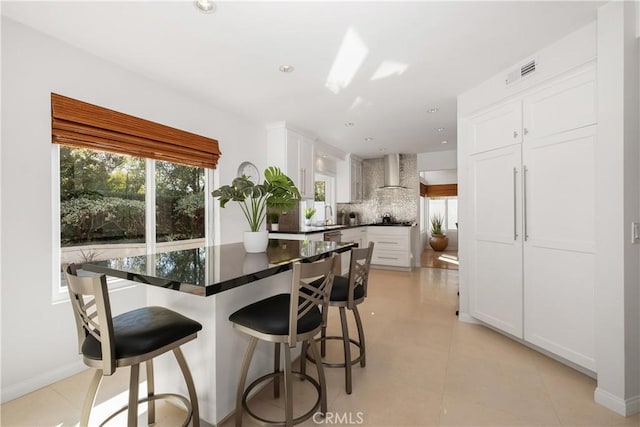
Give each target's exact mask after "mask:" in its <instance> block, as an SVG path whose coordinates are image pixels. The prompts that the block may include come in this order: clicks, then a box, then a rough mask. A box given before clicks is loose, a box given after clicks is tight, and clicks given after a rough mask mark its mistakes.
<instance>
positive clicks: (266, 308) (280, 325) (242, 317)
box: [229, 294, 322, 335]
mask: <svg viewBox="0 0 640 427" xmlns="http://www.w3.org/2000/svg"><path fill="white" fill-rule="evenodd" d="M290 300H291V295H290V294H279V295H275V296H272V297H269V298H266V299H263V300H260V301H257V302H254V303H253V304H250V305H248V306H246V307H243V308H241V309H240V310H238V311H236V312H235V313H233V314H232V315H231V316H229V320H230V321H231V322H233V323H236V324H238V325H241V326H244V327H246V328H249V329H253V330H255V331H258V332H262V333H264V334H269V335H288V334H289V304H290ZM321 324H322V314H321V313H320V309H319V308H318V307H312V308H311V310H309V311H308V312H307V313H306V314H305V315H304V316H302V318H300V319H299V320H298V334H303V333H305V332H309V331H312V330H314V329H316V328H319V327H320V325H321Z"/></svg>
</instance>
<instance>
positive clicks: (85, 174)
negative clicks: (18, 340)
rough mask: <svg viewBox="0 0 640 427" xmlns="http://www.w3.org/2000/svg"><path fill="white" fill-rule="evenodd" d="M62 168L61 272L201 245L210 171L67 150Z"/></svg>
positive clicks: (62, 155) (62, 288) (62, 151)
mask: <svg viewBox="0 0 640 427" xmlns="http://www.w3.org/2000/svg"><path fill="white" fill-rule="evenodd" d="M59 164H60V175H59V180H60V262H61V266H63V265H65V264H68V263H71V262H75V263H82V262H88V261H99V260H103V259H109V258H118V257H124V256H134V255H143V254H145V253H149V252H154V251H155V252H162V251H169V250H173V249H177V248H187V247H197V246H202V245H203V244H204V242H205V218H206V216H205V205H206V203H205V201H206V198H205V182H206V179H205V169H203V168H199V167H192V166H183V165H178V164H175V163H170V162H165V161H155V160H151V159H143V158H140V157H133V156H128V155H121V154H113V153H107V152H102V151H96V150H91V149H87V148H73V147H67V146H60V149H59ZM147 171H154V174H153V175H151V179H150V178H149V176H150V174H149V173H147ZM148 213H151V218H152V219H155V232H149V229H151V230H153V228H152V227H153V224H150V223H149V221H148V220H147V218H148V216H147V214H148ZM61 272H62V269H61ZM61 277H62V280H61V281H60V286H59V287H58V289H57V291H58V292H61V291H65V288H66V283H65V281H64V274H61ZM65 296H66V292H65Z"/></svg>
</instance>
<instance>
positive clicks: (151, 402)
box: [146, 359, 156, 425]
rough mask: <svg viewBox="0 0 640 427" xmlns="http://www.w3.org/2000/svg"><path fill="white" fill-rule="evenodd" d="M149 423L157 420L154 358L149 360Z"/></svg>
mask: <svg viewBox="0 0 640 427" xmlns="http://www.w3.org/2000/svg"><path fill="white" fill-rule="evenodd" d="M146 365H147V398H148V400H147V424H149V425H152V424H155V422H156V401H155V399H154V398H153V396H154V394H155V386H154V379H153V359H149V360H147V363H146Z"/></svg>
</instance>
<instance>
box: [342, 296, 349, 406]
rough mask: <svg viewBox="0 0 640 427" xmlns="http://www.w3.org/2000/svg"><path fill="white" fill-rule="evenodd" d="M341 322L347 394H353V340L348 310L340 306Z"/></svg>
mask: <svg viewBox="0 0 640 427" xmlns="http://www.w3.org/2000/svg"><path fill="white" fill-rule="evenodd" d="M340 323H341V324H342V340H343V344H344V365H345V377H344V378H345V388H346V391H347V394H351V341H350V340H349V328H348V325H347V312H346V310H345V308H344V307H340Z"/></svg>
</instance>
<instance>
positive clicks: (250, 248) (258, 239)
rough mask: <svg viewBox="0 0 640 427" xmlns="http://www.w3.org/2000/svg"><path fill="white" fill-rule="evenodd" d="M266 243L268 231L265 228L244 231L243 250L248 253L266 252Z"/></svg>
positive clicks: (267, 242) (267, 241)
mask: <svg viewBox="0 0 640 427" xmlns="http://www.w3.org/2000/svg"><path fill="white" fill-rule="evenodd" d="M268 244H269V232H268V231H267V230H263V231H245V232H244V250H245V251H246V252H248V253H250V254H256V253H260V252H266V250H267V245H268Z"/></svg>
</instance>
